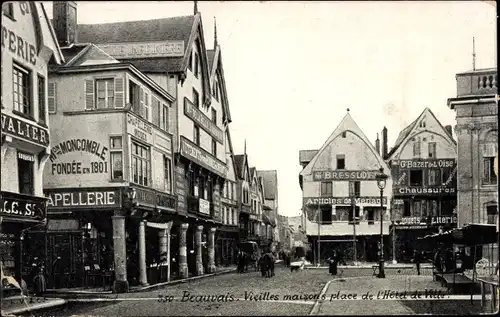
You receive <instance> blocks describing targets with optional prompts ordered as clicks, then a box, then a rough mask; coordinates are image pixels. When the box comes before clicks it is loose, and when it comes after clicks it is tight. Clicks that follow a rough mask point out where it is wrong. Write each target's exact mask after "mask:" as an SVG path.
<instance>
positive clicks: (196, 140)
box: [193, 124, 200, 145]
mask: <svg viewBox="0 0 500 317" xmlns="http://www.w3.org/2000/svg"><path fill="white" fill-rule="evenodd" d="M193 142H194V143H195V144H196V145H200V128H199V127H198V126H197V125H196V124H195V125H194V131H193Z"/></svg>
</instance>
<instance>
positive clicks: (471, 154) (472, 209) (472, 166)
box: [469, 123, 474, 223]
mask: <svg viewBox="0 0 500 317" xmlns="http://www.w3.org/2000/svg"><path fill="white" fill-rule="evenodd" d="M469 130H470V166H471V169H470V171H471V185H472V188H471V190H472V191H471V195H472V197H471V198H472V199H471V202H472V208H471V223H474V164H473V161H474V159H473V156H474V147H473V142H474V137H473V133H474V123H470V124H469Z"/></svg>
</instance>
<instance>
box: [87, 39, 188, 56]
mask: <svg viewBox="0 0 500 317" xmlns="http://www.w3.org/2000/svg"><path fill="white" fill-rule="evenodd" d="M97 47H99V48H100V49H101V50H103V51H104V52H106V53H107V54H109V55H111V56H113V57H114V58H121V59H123V58H151V57H182V56H184V41H182V40H178V41H155V42H134V43H113V44H97Z"/></svg>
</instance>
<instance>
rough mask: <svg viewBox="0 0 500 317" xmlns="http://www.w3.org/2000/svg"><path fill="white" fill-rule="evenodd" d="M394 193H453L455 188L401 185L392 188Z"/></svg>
mask: <svg viewBox="0 0 500 317" xmlns="http://www.w3.org/2000/svg"><path fill="white" fill-rule="evenodd" d="M394 191H395V194H396V195H440V194H455V193H456V190H455V188H453V187H445V186H436V187H410V186H403V187H399V188H396V189H394Z"/></svg>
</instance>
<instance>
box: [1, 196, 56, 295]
mask: <svg viewBox="0 0 500 317" xmlns="http://www.w3.org/2000/svg"><path fill="white" fill-rule="evenodd" d="M46 201H47V200H46V199H45V198H41V197H35V196H30V195H23V194H17V193H11V192H6V191H2V192H1V193H0V229H1V230H0V258H1V260H2V278H4V277H8V279H9V280H11V281H12V279H15V281H16V282H17V283H18V285H19V286H20V285H21V280H24V281H25V282H26V284H27V286H28V287H29V288H32V287H33V277H34V276H33V274H35V273H36V272H32V264H33V263H35V262H37V260H38V259H42V258H43V256H44V250H45V243H44V240H43V239H42V240H38V241H36V242H35V243H29V244H26V242H25V241H24V240H25V233H26V232H28V231H29V230H32V229H35V228H40V227H44V226H45V218H46ZM36 264H39V263H38V262H37V263H36Z"/></svg>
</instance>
